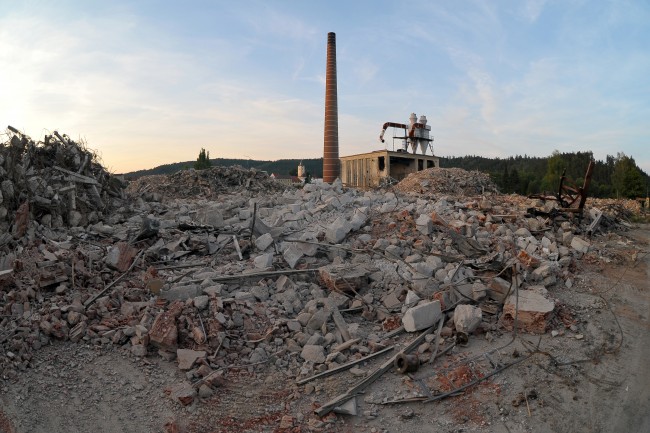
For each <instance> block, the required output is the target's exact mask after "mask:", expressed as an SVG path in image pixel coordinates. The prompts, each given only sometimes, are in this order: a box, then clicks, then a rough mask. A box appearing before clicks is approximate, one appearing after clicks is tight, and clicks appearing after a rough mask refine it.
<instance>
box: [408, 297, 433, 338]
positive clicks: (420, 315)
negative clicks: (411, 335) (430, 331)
mask: <svg viewBox="0 0 650 433" xmlns="http://www.w3.org/2000/svg"><path fill="white" fill-rule="evenodd" d="M441 314H442V311H441V309H440V301H431V302H424V303H421V304H419V305H417V306H415V307H412V308H409V309H408V310H406V313H404V316H402V325H404V329H405V330H406V332H416V331H420V330H422V329H426V328H429V327H431V326H433V325H434V324H435V323H436V322H438V320H439V319H440V315H441Z"/></svg>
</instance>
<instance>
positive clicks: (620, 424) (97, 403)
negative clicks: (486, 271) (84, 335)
mask: <svg viewBox="0 0 650 433" xmlns="http://www.w3.org/2000/svg"><path fill="white" fill-rule="evenodd" d="M593 245H594V246H595V247H594V252H593V253H589V254H588V255H586V256H585V257H583V258H582V259H581V260H580V261H579V262H578V269H576V271H575V279H574V280H573V284H572V287H571V288H566V287H556V288H550V289H549V292H550V294H551V296H552V297H553V298H554V299H555V300H556V305H558V314H557V318H556V319H555V321H554V322H553V328H552V330H551V331H548V332H547V333H546V334H544V335H543V336H541V338H540V337H539V336H535V335H528V334H521V333H520V334H518V335H517V336H516V338H514V339H513V333H512V332H507V331H503V330H497V329H493V330H490V331H487V332H484V333H481V334H478V335H473V336H471V337H470V340H469V342H468V344H467V345H464V346H463V345H460V346H456V347H455V348H454V349H453V350H451V351H450V352H448V353H447V354H445V355H444V356H441V357H439V358H438V359H436V361H435V362H434V363H433V364H432V365H431V364H425V365H422V366H421V367H420V369H419V370H418V371H417V372H415V373H412V374H411V375H410V376H407V375H400V374H398V373H396V372H393V371H389V372H388V373H386V374H384V375H383V376H382V377H381V378H379V379H378V380H377V381H376V382H375V383H374V384H373V385H371V386H370V387H369V388H368V389H367V390H366V392H365V394H363V395H361V396H359V397H357V403H358V415H357V416H350V415H341V414H338V415H334V414H330V415H328V416H326V417H324V418H323V419H320V418H318V417H317V416H315V415H314V414H313V410H314V409H315V408H316V407H318V406H320V405H322V404H324V403H325V402H327V401H328V400H330V399H331V398H333V397H335V396H337V395H338V394H340V393H342V392H344V391H346V390H347V389H348V388H349V387H350V386H351V385H352V384H354V383H355V382H356V381H358V380H359V377H361V376H363V375H364V374H366V373H368V372H371V371H373V370H374V369H375V368H377V367H378V366H379V365H380V364H381V363H383V362H384V361H385V360H386V359H387V358H379V359H377V360H373V361H372V362H369V363H367V364H362V365H360V366H358V369H354V370H351V371H346V372H342V373H339V374H337V375H334V376H331V377H328V378H326V379H318V380H315V381H313V382H310V383H308V384H306V385H302V386H298V385H295V377H292V376H291V373H292V372H286V371H283V370H282V369H280V368H276V367H275V366H274V365H272V364H266V365H264V364H261V365H258V366H253V367H248V368H240V369H237V368H234V369H230V370H229V371H228V372H227V373H226V374H225V376H224V377H225V382H224V383H223V386H222V387H220V388H219V390H220V392H219V393H217V394H215V395H213V396H211V397H208V398H205V399H201V400H200V401H197V402H195V403H194V404H192V405H190V406H188V407H185V408H184V407H181V406H180V405H179V404H178V403H176V402H173V401H172V400H171V399H170V398H168V397H167V396H166V393H165V389H166V388H167V387H169V386H171V385H173V384H174V383H177V382H179V381H181V380H183V379H185V378H184V377H183V373H182V372H180V371H178V369H177V368H176V366H175V365H174V364H173V363H171V362H167V361H165V360H163V359H161V358H159V357H148V358H145V359H144V360H143V359H136V358H134V357H133V355H131V353H130V352H129V351H128V350H122V349H119V348H115V347H113V346H110V345H108V346H89V345H81V344H74V343H69V342H68V343H57V344H54V345H50V346H47V347H44V348H43V349H41V350H40V351H37V352H36V353H35V354H34V362H33V364H34V365H35V367H34V368H33V369H29V370H27V371H23V372H21V374H19V375H18V377H17V379H16V380H15V381H10V380H7V379H5V378H2V380H1V381H0V404H1V406H0V432H2V433H14V432H15V433H26V432H33V433H41V432H42V433H45V432H47V433H50V432H70V433H74V432H90V431H92V432H96V433H103V432H106V433H108V432H149V431H150V432H187V433H191V432H206V433H212V432H214V433H217V432H262V431H269V432H309V431H331V432H391V433H393V432H394V433H397V432H406V431H408V432H414V433H419V432H422V433H424V432H434V431H435V432H505V433H514V432H548V431H552V432H567V433H568V432H603V433H604V432H649V431H650V411H648V408H649V407H650V363H648V359H650V332H649V330H650V287H649V285H648V276H649V275H650V257H649V254H648V251H650V246H649V245H650V226H648V225H643V226H638V227H636V228H634V229H633V230H630V231H627V232H622V233H618V234H611V235H606V236H600V237H597V238H594V244H593ZM552 331H555V332H552ZM412 338H413V336H412V335H405V334H402V335H401V336H399V337H397V340H399V341H400V342H404V341H410V339H412ZM495 349H497V350H495ZM486 353H487V354H486ZM518 360H519V361H520V362H519V363H518V364H516V365H513V366H511V367H509V368H506V369H505V370H503V371H501V372H499V373H497V374H495V375H494V376H492V377H490V378H489V379H487V380H485V381H483V382H480V383H479V384H478V385H476V386H473V387H470V388H468V389H466V390H465V391H464V392H463V393H462V394H460V395H456V396H453V397H449V398H447V399H445V400H442V401H436V402H430V403H423V402H410V403H396V404H386V403H387V402H391V401H394V400H399V399H404V398H408V397H413V396H415V395H422V393H423V392H424V393H426V392H427V391H426V390H428V391H429V392H433V393H434V394H435V393H438V392H444V391H446V390H449V389H451V388H455V387H457V386H459V385H463V384H465V383H468V382H469V381H470V380H473V379H477V378H480V377H484V376H487V375H488V374H490V372H492V371H494V370H495V369H497V368H500V367H505V366H508V365H509V364H510V363H512V362H513V361H518ZM294 373H295V372H294ZM423 385H424V387H423Z"/></svg>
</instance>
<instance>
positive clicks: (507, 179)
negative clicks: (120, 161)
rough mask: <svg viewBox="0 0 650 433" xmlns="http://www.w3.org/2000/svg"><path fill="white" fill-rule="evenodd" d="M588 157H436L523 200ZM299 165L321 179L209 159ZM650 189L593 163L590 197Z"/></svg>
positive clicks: (313, 162) (617, 166) (576, 178)
mask: <svg viewBox="0 0 650 433" xmlns="http://www.w3.org/2000/svg"><path fill="white" fill-rule="evenodd" d="M592 157H593V154H592V153H591V152H573V153H559V152H557V151H555V152H553V154H552V155H551V156H548V157H544V158H539V157H531V156H526V155H524V156H514V157H510V158H504V159H501V158H484V157H482V156H461V157H451V158H440V166H441V167H459V168H463V169H465V170H479V171H483V172H486V173H489V174H490V176H491V177H492V179H493V181H494V182H495V183H496V184H497V185H498V186H499V189H500V191H502V192H504V193H512V192H514V193H518V194H522V195H528V194H534V193H542V192H556V191H557V188H558V184H559V179H560V176H561V175H562V172H563V170H564V169H566V175H567V177H568V178H569V179H570V180H571V181H573V182H574V183H575V184H576V185H578V186H582V183H583V178H584V175H585V172H586V171H587V166H588V165H589V160H590V159H591V158H592ZM300 161H302V162H303V164H304V165H305V170H306V171H307V172H308V173H310V174H311V175H312V176H313V177H322V175H323V159H322V158H312V159H302V160H301V159H280V160H277V161H256V160H249V159H224V158H216V159H210V162H211V163H212V165H214V166H217V165H218V166H226V167H228V166H232V165H240V166H242V167H246V168H255V169H257V170H264V171H266V172H267V173H269V174H271V173H275V174H280V175H289V174H292V175H295V174H297V169H298V164H299V163H300ZM194 163H195V162H194V161H187V162H177V163H173V164H166V165H161V166H158V167H156V168H152V169H149V170H139V171H134V172H131V173H126V174H125V176H126V177H127V178H128V179H134V178H137V177H140V176H147V175H152V174H171V173H175V172H177V171H179V170H184V169H187V168H190V167H193V166H194ZM649 185H650V178H649V177H648V174H647V173H645V172H644V171H642V170H641V169H640V168H639V167H637V165H636V162H635V161H634V158H632V157H629V156H626V155H624V154H622V153H619V154H618V155H617V156H610V155H608V156H607V158H606V159H605V161H596V166H595V168H594V171H593V174H592V178H591V185H590V187H589V195H590V196H593V197H628V198H635V197H645V196H646V194H647V191H648V186H649Z"/></svg>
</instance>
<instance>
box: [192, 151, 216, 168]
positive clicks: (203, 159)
mask: <svg viewBox="0 0 650 433" xmlns="http://www.w3.org/2000/svg"><path fill="white" fill-rule="evenodd" d="M211 166H212V163H211V162H210V152H206V151H205V149H204V148H201V151H200V152H199V157H198V158H196V162H195V163H194V168H195V169H196V170H204V169H206V168H210V167H211Z"/></svg>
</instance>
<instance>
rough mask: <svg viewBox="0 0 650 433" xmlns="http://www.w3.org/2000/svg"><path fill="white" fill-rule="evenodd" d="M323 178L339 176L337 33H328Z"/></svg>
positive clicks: (333, 179)
mask: <svg viewBox="0 0 650 433" xmlns="http://www.w3.org/2000/svg"><path fill="white" fill-rule="evenodd" d="M323 148H324V150H323V180H324V181H325V182H328V183H331V182H334V181H335V180H336V178H337V177H339V175H340V173H341V165H340V162H339V116H338V101H337V90H336V33H333V32H330V33H328V34H327V72H326V75H325V140H324V146H323Z"/></svg>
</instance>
